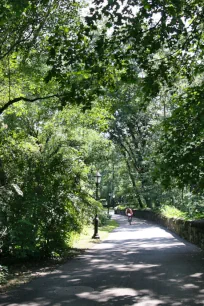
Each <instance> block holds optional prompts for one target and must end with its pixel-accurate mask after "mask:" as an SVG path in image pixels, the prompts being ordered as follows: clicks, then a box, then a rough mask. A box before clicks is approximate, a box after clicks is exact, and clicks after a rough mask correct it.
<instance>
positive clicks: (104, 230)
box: [73, 220, 118, 249]
mask: <svg viewBox="0 0 204 306" xmlns="http://www.w3.org/2000/svg"><path fill="white" fill-rule="evenodd" d="M116 227H118V223H117V222H116V221H115V220H108V221H107V224H106V225H103V226H100V227H99V229H98V233H99V237H100V239H92V236H93V233H94V230H93V225H89V226H87V227H85V228H84V230H83V232H82V234H81V235H80V236H79V238H78V239H76V240H75V241H74V243H73V248H74V249H89V248H90V247H92V246H93V245H94V244H96V243H100V242H101V241H103V240H104V239H106V238H107V237H108V234H109V233H110V232H112V231H113V230H114V228H116Z"/></svg>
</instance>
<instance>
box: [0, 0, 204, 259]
mask: <svg viewBox="0 0 204 306" xmlns="http://www.w3.org/2000/svg"><path fill="white" fill-rule="evenodd" d="M88 3H89V4H90V7H89V8H87V7H86V8H85V6H86V1H85V3H83V2H82V1H74V0H73V1H66V0H60V1H59V0H51V1H48V0H39V1H29V0H23V1H20V2H19V1H13V0H2V1H1V3H0V10H1V20H0V33H1V35H0V83H1V90H0V116H1V117H0V143H1V147H0V221H1V223H0V248H1V250H2V253H1V255H2V256H15V257H28V256H29V257H30V256H31V257H32V256H51V255H52V254H53V252H57V253H60V252H62V250H63V249H64V248H65V247H66V246H67V245H69V242H70V241H71V236H72V234H73V233H74V232H80V231H81V229H82V228H83V226H84V224H86V223H87V222H91V220H92V217H93V215H94V214H95V212H96V211H97V210H98V211H100V210H102V205H101V204H100V203H99V202H97V201H96V200H95V188H96V186H95V182H94V175H95V172H96V170H99V171H100V172H101V174H102V182H101V185H100V197H101V199H102V200H101V203H103V204H104V205H105V206H106V207H109V206H115V205H117V204H119V203H120V204H122V205H131V206H134V207H140V208H145V207H150V208H154V207H158V206H160V205H161V204H168V205H172V206H175V207H177V208H179V209H181V210H183V211H187V212H188V213H191V215H193V214H194V213H197V214H199V215H200V216H202V211H203V187H204V158H203V150H204V120H203V119H204V113H203V111H204V109H203V55H204V52H203V46H204V42H203V41H204V36H203V18H202V17H203V6H201V5H199V3H198V1H185V0H183V1H177V2H176V1H173V0H167V1H165V3H163V2H161V1H159V0H155V1H146V0H144V1H143V0H137V1H132V0H127V1H118V0H109V1H101V0H94V1H93V2H92V3H90V2H88Z"/></svg>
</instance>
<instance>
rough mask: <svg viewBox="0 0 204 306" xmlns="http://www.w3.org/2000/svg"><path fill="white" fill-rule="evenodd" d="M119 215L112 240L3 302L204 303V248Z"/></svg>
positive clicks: (54, 305)
mask: <svg viewBox="0 0 204 306" xmlns="http://www.w3.org/2000/svg"><path fill="white" fill-rule="evenodd" d="M114 218H115V219H116V220H118V221H119V223H120V227H119V228H117V229H116V230H115V231H114V232H112V233H111V234H110V235H109V237H108V239H107V240H105V241H104V242H103V243H101V244H98V245H96V246H95V247H94V248H92V249H90V250H89V251H87V252H86V253H85V254H84V255H83V256H79V257H77V258H75V259H73V260H70V261H69V262H68V263H67V264H65V265H63V266H61V267H60V268H58V270H55V271H53V272H52V273H50V274H48V275H45V276H41V277H39V278H37V279H34V280H32V281H31V282H30V283H29V284H25V285H23V286H21V287H20V288H18V289H16V290H15V291H13V292H9V294H7V296H2V297H1V298H0V305H1V306H18V305H26V306H39V305H45V306H66V305H67V306H93V305H96V306H98V305H107V306H112V305H117V306H126V305H138V306H155V305H172V306H181V305H183V306H188V305H189V306H194V305H202V306H203V305H204V252H202V251H201V250H200V249H199V248H197V247H196V246H194V245H192V244H190V243H188V242H186V241H185V240H182V239H180V238H179V237H178V236H176V235H173V234H172V233H170V232H168V231H166V230H165V229H164V228H162V227H160V226H157V225H155V224H151V223H148V222H146V221H142V220H139V219H133V224H132V225H129V224H127V220H126V218H125V217H124V216H117V215H115V216H114Z"/></svg>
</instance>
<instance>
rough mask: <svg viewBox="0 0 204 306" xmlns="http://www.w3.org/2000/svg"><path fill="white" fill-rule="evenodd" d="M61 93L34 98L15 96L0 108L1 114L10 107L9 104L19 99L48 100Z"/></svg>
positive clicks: (28, 100) (26, 100) (27, 100)
mask: <svg viewBox="0 0 204 306" xmlns="http://www.w3.org/2000/svg"><path fill="white" fill-rule="evenodd" d="M59 97H60V95H58V94H55V95H50V96H45V97H36V98H33V99H29V98H26V97H18V98H15V99H12V100H10V101H8V102H7V103H6V104H5V105H4V106H2V107H1V108H0V114H2V113H3V112H4V111H5V110H6V109H7V108H9V106H11V105H13V104H15V103H17V102H19V101H25V102H35V101H37V100H46V99H50V98H59Z"/></svg>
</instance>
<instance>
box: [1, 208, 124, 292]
mask: <svg viewBox="0 0 204 306" xmlns="http://www.w3.org/2000/svg"><path fill="white" fill-rule="evenodd" d="M102 220H103V221H102V222H100V226H99V229H98V231H99V236H100V239H92V236H93V232H94V227H93V224H90V225H86V226H85V227H84V228H83V230H82V232H81V234H76V235H74V236H73V237H72V242H71V245H70V246H69V247H68V246H67V248H66V249H64V252H63V253H61V256H59V254H53V256H52V258H50V259H44V260H39V261H36V260H33V261H30V260H29V259H28V260H27V261H18V262H17V261H14V262H12V263H9V262H8V266H5V265H4V266H2V265H0V292H3V291H6V290H10V289H11V288H13V287H15V286H18V285H20V284H22V283H26V282H28V281H30V280H31V279H32V278H34V277H38V276H40V275H41V274H43V273H50V272H51V271H53V270H54V269H56V268H57V266H59V265H61V264H63V263H65V262H67V261H68V260H70V259H72V258H74V257H76V256H78V255H80V254H83V253H84V252H85V251H86V250H87V249H89V248H91V247H92V246H94V244H96V243H100V242H102V241H103V240H104V239H106V238H107V237H108V234H109V233H110V232H112V231H113V230H114V229H115V228H117V227H118V223H117V222H116V221H115V220H112V219H111V218H110V217H109V218H108V217H107V214H106V213H105V212H104V213H103V218H102Z"/></svg>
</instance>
